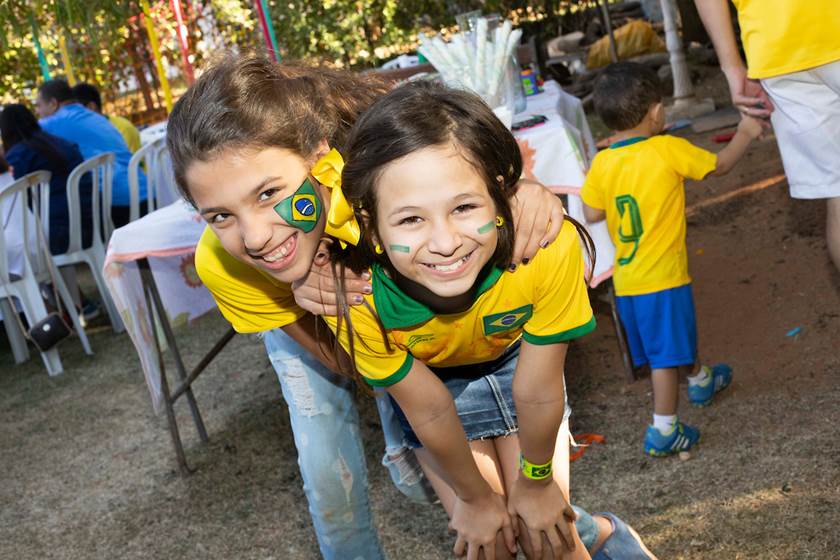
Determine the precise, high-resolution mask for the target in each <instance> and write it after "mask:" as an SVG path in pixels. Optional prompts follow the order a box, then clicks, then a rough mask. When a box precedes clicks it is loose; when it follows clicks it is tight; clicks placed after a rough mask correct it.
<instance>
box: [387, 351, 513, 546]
mask: <svg viewBox="0 0 840 560" xmlns="http://www.w3.org/2000/svg"><path fill="white" fill-rule="evenodd" d="M386 390H387V391H388V393H389V394H390V395H391V396H392V397H393V398H394V400H396V401H397V404H399V406H400V408H401V409H402V411H403V413H404V414H405V416H406V418H407V419H408V422H409V424H411V428H412V429H413V430H414V433H415V434H416V435H417V438H418V439H419V440H420V441H421V443H422V444H423V447H424V448H425V449H426V450H427V451H428V453H429V454H431V456H432V457H433V458H434V461H435V463H436V464H437V466H438V467H439V468H440V469H441V470H442V471H443V475H444V478H445V479H446V481H447V482H448V483H449V485H450V486H451V487H452V489H453V490H454V491H455V495H456V500H455V506H454V509H453V512H452V520H451V522H450V526H451V528H452V529H454V530H455V531H456V532H457V533H458V538H457V541H456V544H455V550H456V554H459V550H463V547H464V546H466V547H467V553H468V556H469V557H470V558H478V551H479V549H480V548H484V550H485V553H487V551H490V550H493V547H495V543H496V536H497V534H498V532H499V531H502V532H503V534H504V537H505V542H506V543H507V545H508V548H509V549H511V550H515V548H514V538H513V528H512V524H511V520H510V516H509V515H508V514H507V511H506V510H505V505H504V501H503V499H502V498H501V496H499V495H498V494H495V493H494V492H493V490H492V489H491V488H490V486H489V485H488V484H487V482H485V480H484V479H483V478H482V477H481V473H480V472H479V470H478V466H477V465H476V464H475V460H474V459H473V457H472V453H471V452H470V448H469V445H468V444H467V438H466V435H465V434H464V429H463V427H462V425H461V421H460V419H459V418H458V414H457V412H456V410H455V403H454V401H453V400H452V395H451V394H450V393H449V390H448V389H447V388H446V386H445V385H444V384H443V382H442V381H441V380H440V379H439V378H438V377H437V376H436V375H435V374H434V373H432V371H431V370H430V369H429V368H428V367H427V366H426V365H425V364H424V363H422V362H420V361H418V360H415V361H414V363H413V364H412V366H411V369H410V370H409V372H408V374H407V375H406V376H405V377H404V378H403V379H402V380H400V381H398V382H396V383H394V384H393V385H390V386H388V387H387V389H386ZM459 555H460V554H459Z"/></svg>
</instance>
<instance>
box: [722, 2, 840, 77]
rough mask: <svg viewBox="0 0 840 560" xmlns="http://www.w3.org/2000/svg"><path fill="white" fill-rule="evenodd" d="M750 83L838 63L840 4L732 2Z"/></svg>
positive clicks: (839, 55) (839, 54) (839, 49)
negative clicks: (736, 13)
mask: <svg viewBox="0 0 840 560" xmlns="http://www.w3.org/2000/svg"><path fill="white" fill-rule="evenodd" d="M732 1H733V2H734V4H735V7H736V8H738V23H739V24H740V26H741V42H742V43H743V45H744V52H746V54H747V71H748V74H749V77H750V78H753V79H760V78H772V77H773V76H778V75H780V74H789V73H791V72H799V71H801V70H807V69H808V68H813V67H815V66H820V65H822V64H828V63H829V62H834V61H836V60H840V0H732Z"/></svg>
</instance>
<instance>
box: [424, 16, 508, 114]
mask: <svg viewBox="0 0 840 560" xmlns="http://www.w3.org/2000/svg"><path fill="white" fill-rule="evenodd" d="M490 25H492V28H491V27H490ZM521 37H522V30H521V29H513V24H512V23H511V22H510V21H509V20H504V22H503V23H502V24H501V25H498V23H497V22H496V21H495V18H484V17H479V18H477V19H476V20H475V25H474V27H473V31H469V32H468V31H466V30H464V31H460V32H458V33H455V34H454V35H453V36H452V39H451V40H450V41H449V42H448V43H447V42H445V41H444V40H443V38H442V37H441V36H440V35H436V36H434V37H431V38H429V37H427V36H426V35H424V34H422V33H421V34H420V49H419V50H420V52H421V53H422V54H423V56H424V57H426V59H427V60H428V61H429V62H430V63H431V64H432V65H433V66H434V67H435V69H436V70H437V71H438V72H440V75H441V78H442V79H443V81H444V82H445V83H446V84H447V85H450V86H453V87H461V88H466V89H469V90H472V91H474V92H475V93H477V94H478V95H480V96H481V97H482V98H483V99H484V101H485V102H486V103H487V104H488V105H489V106H490V107H491V108H492V109H493V111H494V112H495V113H496V115H497V116H498V117H499V119H500V120H501V121H502V122H503V123H505V125H507V126H508V128H510V125H511V122H512V121H513V112H514V91H513V85H514V84H513V83H511V80H510V79H509V77H508V76H507V75H508V74H509V73H508V72H507V69H508V67H509V66H510V63H511V59H512V57H513V53H514V50H515V49H516V46H517V45H518V44H519V39H520V38H521Z"/></svg>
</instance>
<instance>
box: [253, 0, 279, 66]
mask: <svg viewBox="0 0 840 560" xmlns="http://www.w3.org/2000/svg"><path fill="white" fill-rule="evenodd" d="M254 7H255V8H256V10H257V16H258V17H259V20H260V28H262V32H263V38H264V39H265V45H266V47H268V50H269V52H271V54H272V56H274V59H275V60H276V61H277V62H280V50H279V49H278V48H277V38H276V37H275V36H274V26H273V25H272V24H271V14H269V13H268V5H267V4H266V1H265V0H254Z"/></svg>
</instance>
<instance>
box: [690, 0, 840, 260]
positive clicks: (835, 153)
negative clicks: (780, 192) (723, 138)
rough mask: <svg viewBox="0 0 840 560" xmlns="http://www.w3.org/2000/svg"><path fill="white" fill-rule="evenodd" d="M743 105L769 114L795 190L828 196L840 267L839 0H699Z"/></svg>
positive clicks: (833, 251)
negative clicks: (734, 17)
mask: <svg viewBox="0 0 840 560" xmlns="http://www.w3.org/2000/svg"><path fill="white" fill-rule="evenodd" d="M695 3H696V4H697V9H698V11H699V12H700V16H701V18H702V19H703V23H704V24H705V25H706V29H707V30H708V31H709V35H710V36H711V38H712V41H713V42H714V45H715V50H716V51H717V54H718V59H719V60H720V67H721V69H722V70H723V73H724V74H725V75H726V79H727V82H728V83H729V90H730V92H731V93H732V102H733V104H735V105H736V106H737V107H738V108H739V109H740V110H741V112H742V113H744V114H747V115H752V116H757V117H763V118H767V117H768V116H769V117H770V119H771V121H772V122H773V130H774V131H775V133H776V139H777V140H778V142H779V151H780V152H781V154H782V163H783V164H784V167H785V174H786V175H787V179H788V183H789V184H790V195H791V196H792V197H793V198H804V199H813V198H824V199H826V209H827V212H826V232H825V234H826V244H827V246H828V252H829V255H830V256H831V259H832V261H834V265H835V266H836V267H837V269H838V270H840V2H838V1H837V0H809V1H807V2H806V1H803V0H774V1H773V2H767V1H762V0H733V3H734V4H735V7H736V8H737V10H738V23H739V24H740V27H741V42H742V43H743V46H744V51H745V53H746V55H747V66H746V67H744V62H743V61H742V60H741V56H740V54H739V53H738V47H737V45H736V43H735V34H734V33H733V30H732V21H731V19H730V16H729V5H728V1H727V0H695Z"/></svg>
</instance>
